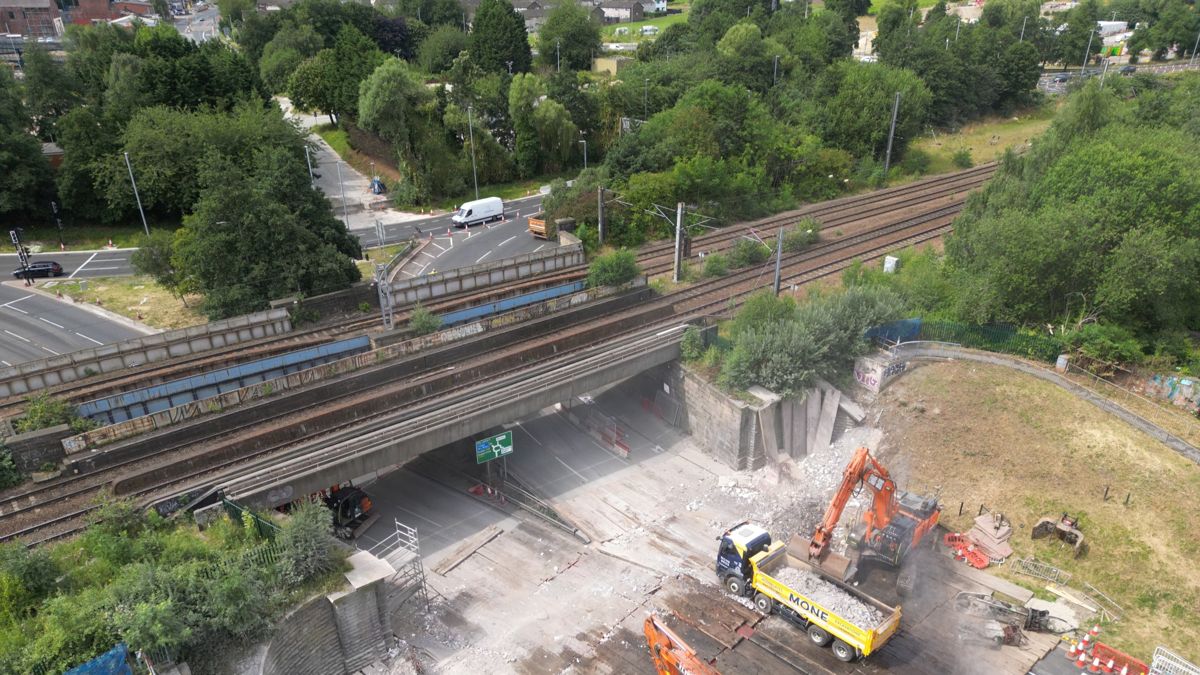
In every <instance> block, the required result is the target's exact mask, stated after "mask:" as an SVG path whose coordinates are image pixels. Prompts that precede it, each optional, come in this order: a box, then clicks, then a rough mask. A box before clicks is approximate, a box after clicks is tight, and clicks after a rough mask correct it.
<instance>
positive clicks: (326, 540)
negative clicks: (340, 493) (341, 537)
mask: <svg viewBox="0 0 1200 675" xmlns="http://www.w3.org/2000/svg"><path fill="white" fill-rule="evenodd" d="M332 533H333V512H332V511H330V510H329V509H327V508H325V506H324V505H322V504H318V503H316V502H309V501H306V502H304V503H302V504H301V505H300V506H299V507H298V508H296V509H295V510H293V511H292V517H291V518H289V519H288V521H287V522H286V523H284V525H283V528H282V529H281V531H280V532H279V536H278V538H277V539H276V541H277V542H278V543H279V546H280V559H279V564H280V568H281V570H282V572H283V578H284V580H285V581H286V582H287V583H289V584H291V585H293V586H298V585H300V584H302V583H304V582H305V581H308V580H309V579H312V578H314V577H317V576H319V575H322V574H325V573H326V572H330V571H332V570H333V569H334V568H335V567H337V562H338V561H337V558H336V557H335V555H334V546H335V545H336V542H334V540H333V534H332Z"/></svg>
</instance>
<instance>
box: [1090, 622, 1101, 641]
mask: <svg viewBox="0 0 1200 675" xmlns="http://www.w3.org/2000/svg"><path fill="white" fill-rule="evenodd" d="M1099 634H1100V624H1098V623H1095V624H1092V629H1091V630H1089V631H1088V635H1090V636H1092V639H1093V640H1095V639H1096V636H1097V635H1099Z"/></svg>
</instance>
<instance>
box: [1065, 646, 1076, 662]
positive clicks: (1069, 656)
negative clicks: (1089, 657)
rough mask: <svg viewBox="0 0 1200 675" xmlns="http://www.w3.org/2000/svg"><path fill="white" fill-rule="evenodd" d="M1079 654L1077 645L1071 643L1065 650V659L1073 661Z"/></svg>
mask: <svg viewBox="0 0 1200 675" xmlns="http://www.w3.org/2000/svg"><path fill="white" fill-rule="evenodd" d="M1078 656H1079V645H1077V644H1075V643H1074V642H1072V643H1071V648H1070V649H1068V650H1067V660H1068V661H1074V660H1075V658H1076V657H1078Z"/></svg>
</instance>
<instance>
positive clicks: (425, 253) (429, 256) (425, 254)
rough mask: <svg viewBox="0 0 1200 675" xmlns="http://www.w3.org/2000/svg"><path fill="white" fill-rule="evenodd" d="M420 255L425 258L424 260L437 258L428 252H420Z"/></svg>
mask: <svg viewBox="0 0 1200 675" xmlns="http://www.w3.org/2000/svg"><path fill="white" fill-rule="evenodd" d="M421 255H423V256H425V257H426V258H436V257H437V256H436V255H433V254H432V253H430V252H429V251H421Z"/></svg>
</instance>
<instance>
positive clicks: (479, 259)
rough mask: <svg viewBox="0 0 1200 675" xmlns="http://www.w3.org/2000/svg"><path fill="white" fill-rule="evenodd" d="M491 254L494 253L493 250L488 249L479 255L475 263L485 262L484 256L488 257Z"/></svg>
mask: <svg viewBox="0 0 1200 675" xmlns="http://www.w3.org/2000/svg"><path fill="white" fill-rule="evenodd" d="M491 254H492V252H491V251H488V252H487V253H484V254H483V255H481V256H479V258H477V259H476V260H475V264H476V265H478V264H479V263H481V262H483V259H484V258H486V257H488V256H489V255H491Z"/></svg>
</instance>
